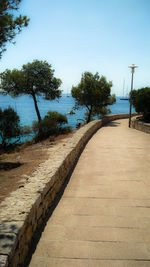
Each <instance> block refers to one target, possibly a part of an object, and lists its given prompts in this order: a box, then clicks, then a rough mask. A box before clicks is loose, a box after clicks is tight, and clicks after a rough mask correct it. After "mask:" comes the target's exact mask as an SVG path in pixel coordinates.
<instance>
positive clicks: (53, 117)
mask: <svg viewBox="0 0 150 267" xmlns="http://www.w3.org/2000/svg"><path fill="white" fill-rule="evenodd" d="M67 122H68V120H67V117H66V116H65V115H62V114H60V113H58V112H56V111H49V112H48V113H47V115H46V116H45V117H44V119H43V120H41V121H40V122H36V121H34V122H33V124H32V129H33V131H34V133H35V140H36V141H39V140H43V139H46V138H48V137H49V136H50V135H58V134H61V133H62V132H63V128H62V125H64V124H66V123H67Z"/></svg>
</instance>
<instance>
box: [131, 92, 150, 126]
mask: <svg viewBox="0 0 150 267" xmlns="http://www.w3.org/2000/svg"><path fill="white" fill-rule="evenodd" d="M131 103H132V104H133V106H134V107H135V110H136V112H138V113H140V114H142V115H143V119H144V120H146V121H150V87H145V88H141V89H139V90H133V91H132V93H131Z"/></svg>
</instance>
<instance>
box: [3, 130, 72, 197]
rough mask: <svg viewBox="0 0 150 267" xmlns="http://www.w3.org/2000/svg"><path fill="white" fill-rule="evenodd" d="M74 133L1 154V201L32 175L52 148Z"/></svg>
mask: <svg viewBox="0 0 150 267" xmlns="http://www.w3.org/2000/svg"><path fill="white" fill-rule="evenodd" d="M72 135H73V133H69V134H67V135H61V136H58V137H56V138H50V139H47V140H44V141H42V142H39V143H37V144H32V145H28V146H26V145H23V146H22V147H20V148H16V149H15V151H13V152H11V153H5V154H4V153H3V154H1V155H0V202H1V201H2V200H3V199H4V198H5V197H7V196H8V195H9V194H10V193H11V192H12V191H15V190H17V189H18V188H19V186H21V182H22V180H23V179H24V178H25V177H26V176H28V175H30V174H31V173H32V172H33V171H34V170H35V169H36V168H37V167H38V165H39V164H40V163H42V162H44V161H45V160H46V159H47V158H48V156H49V155H50V148H51V147H54V146H56V145H57V144H60V143H61V142H63V141H64V140H65V139H66V138H68V137H70V136H72Z"/></svg>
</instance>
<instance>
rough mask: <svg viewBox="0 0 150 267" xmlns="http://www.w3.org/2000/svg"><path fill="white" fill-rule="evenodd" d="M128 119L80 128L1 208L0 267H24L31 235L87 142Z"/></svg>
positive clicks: (108, 117) (106, 120)
mask: <svg viewBox="0 0 150 267" xmlns="http://www.w3.org/2000/svg"><path fill="white" fill-rule="evenodd" d="M127 117H128V114H118V115H110V116H107V117H106V118H104V119H103V120H95V121H92V122H90V123H89V124H87V125H85V126H83V127H82V128H80V129H79V130H78V131H76V132H75V134H74V135H73V137H71V138H68V139H67V141H66V143H64V144H63V145H62V146H60V148H59V149H58V150H57V151H55V154H54V155H53V157H52V158H51V157H49V159H47V160H46V161H45V162H44V163H42V164H40V165H39V167H38V168H37V170H36V171H34V172H33V173H32V175H31V176H30V177H29V179H28V182H27V183H26V184H25V185H24V186H22V187H21V188H19V189H18V190H16V191H14V192H12V193H11V194H10V196H9V197H7V198H6V199H5V200H4V201H3V202H2V203H1V204H0V267H8V266H9V267H16V266H23V262H24V260H25V257H26V255H27V253H28V248H29V245H30V243H31V239H32V236H33V234H34V233H35V231H36V229H37V228H38V227H39V226H40V225H41V223H42V221H43V218H44V217H45V215H46V213H47V211H48V209H49V208H50V206H51V204H52V202H53V200H54V198H55V196H56V194H57V193H58V191H59V190H60V188H61V186H62V184H63V183H64V181H65V179H66V178H67V176H68V174H69V173H70V171H71V169H72V168H73V166H74V163H75V161H76V159H77V158H78V156H79V154H80V152H81V151H82V149H83V148H84V146H85V144H86V143H87V141H88V140H89V139H90V137H91V136H92V135H93V134H94V133H95V132H96V131H97V130H98V129H99V128H100V127H101V126H102V125H103V124H106V123H108V122H109V121H113V120H116V119H123V118H127Z"/></svg>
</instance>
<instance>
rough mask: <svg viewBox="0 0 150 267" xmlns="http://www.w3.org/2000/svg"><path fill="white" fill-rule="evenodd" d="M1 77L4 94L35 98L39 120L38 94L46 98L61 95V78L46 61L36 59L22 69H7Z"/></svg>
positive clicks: (49, 98) (50, 98) (39, 118)
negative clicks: (24, 95)
mask: <svg viewBox="0 0 150 267" xmlns="http://www.w3.org/2000/svg"><path fill="white" fill-rule="evenodd" d="M0 77H1V88H2V90H3V94H10V95H11V96H12V97H17V96H19V95H22V94H27V95H30V96H31V97H32V98H33V101H34V105H35V110H36V113H37V117H38V121H39V122H40V121H41V115H40V112H39V109H38V105H37V99H36V96H42V97H43V98H44V99H46V100H53V99H55V98H59V97H60V96H61V90H59V87H60V85H61V80H60V79H57V78H55V77H54V70H53V69H52V68H51V65H50V64H48V63H47V62H46V61H39V60H34V61H33V62H32V63H28V64H26V65H23V66H22V69H21V70H16V69H13V70H12V71H11V70H8V69H7V70H6V71H4V72H3V73H1V74H0Z"/></svg>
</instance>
